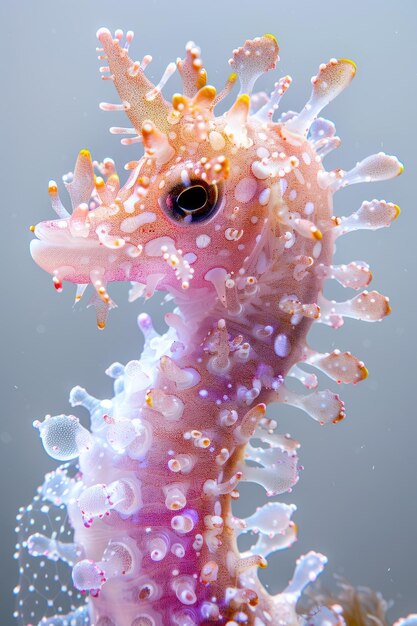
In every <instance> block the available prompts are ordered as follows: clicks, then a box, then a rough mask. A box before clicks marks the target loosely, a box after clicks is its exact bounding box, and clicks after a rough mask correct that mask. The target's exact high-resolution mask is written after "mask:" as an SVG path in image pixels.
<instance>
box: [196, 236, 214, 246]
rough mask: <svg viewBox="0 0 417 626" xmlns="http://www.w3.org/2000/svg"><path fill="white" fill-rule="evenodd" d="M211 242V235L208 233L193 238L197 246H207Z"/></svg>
mask: <svg viewBox="0 0 417 626" xmlns="http://www.w3.org/2000/svg"><path fill="white" fill-rule="evenodd" d="M210 243H211V237H209V235H198V237H196V240H195V245H196V246H197V248H200V249H201V248H207V246H209V245H210Z"/></svg>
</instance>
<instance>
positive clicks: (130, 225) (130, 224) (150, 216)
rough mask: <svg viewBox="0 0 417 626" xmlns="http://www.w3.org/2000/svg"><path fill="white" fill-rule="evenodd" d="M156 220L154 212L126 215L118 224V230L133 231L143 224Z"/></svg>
mask: <svg viewBox="0 0 417 626" xmlns="http://www.w3.org/2000/svg"><path fill="white" fill-rule="evenodd" d="M155 221H156V214H155V213H151V212H149V211H145V212H144V213H140V214H139V215H133V216H132V217H126V218H125V219H124V220H123V222H122V223H121V224H120V230H121V231H122V232H123V233H134V232H135V230H137V229H138V228H140V226H143V225H144V224H152V222H155Z"/></svg>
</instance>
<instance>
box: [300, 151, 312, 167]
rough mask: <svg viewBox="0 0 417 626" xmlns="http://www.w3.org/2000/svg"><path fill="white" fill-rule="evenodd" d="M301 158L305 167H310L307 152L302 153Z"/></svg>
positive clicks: (309, 158) (309, 157)
mask: <svg viewBox="0 0 417 626" xmlns="http://www.w3.org/2000/svg"><path fill="white" fill-rule="evenodd" d="M301 156H302V158H303V161H304V163H305V164H306V165H310V163H311V156H310V155H309V154H308V152H303V154H302V155H301Z"/></svg>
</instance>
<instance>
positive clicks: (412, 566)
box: [0, 0, 417, 626]
mask: <svg viewBox="0 0 417 626" xmlns="http://www.w3.org/2000/svg"><path fill="white" fill-rule="evenodd" d="M118 5H119V6H118ZM0 11H1V15H0V19H1V24H2V35H1V43H0V45H1V47H2V48H3V50H2V54H1V59H2V63H1V84H2V86H3V87H4V90H3V94H2V98H1V107H2V108H3V107H4V112H3V111H2V114H1V119H2V122H3V124H2V135H1V140H2V144H3V145H2V151H1V158H2V166H1V170H0V171H1V177H2V183H1V191H2V222H1V223H2V239H1V246H0V253H1V255H2V263H1V267H2V275H3V285H2V309H1V320H2V322H1V333H2V339H1V341H2V343H1V346H2V365H3V367H2V377H1V383H2V395H1V398H2V410H1V423H0V462H1V472H0V480H1V490H2V492H1V499H0V507H1V518H0V519H1V541H0V551H1V556H0V563H1V573H0V576H1V578H0V594H1V609H0V614H1V618H0V623H1V625H2V626H8V625H9V624H10V625H11V624H12V623H13V619H12V617H11V611H12V606H13V599H12V596H11V590H12V587H13V585H14V581H15V579H16V565H15V563H14V562H13V560H12V552H13V544H14V535H13V527H14V515H15V512H16V510H17V508H18V506H19V505H21V504H26V503H28V502H30V500H31V499H32V497H33V494H34V492H35V488H36V486H37V485H38V484H39V483H40V482H41V480H42V476H43V474H44V473H45V472H46V471H47V470H49V469H51V468H52V467H53V466H54V462H53V461H52V460H50V459H48V458H47V457H46V455H45V454H44V452H43V449H42V447H41V445H40V441H39V440H38V436H37V433H36V432H35V431H34V430H33V429H32V427H31V422H32V420H33V419H35V418H42V416H43V415H44V414H45V413H47V412H51V413H52V414H54V413H59V412H65V411H68V410H69V406H68V404H67V397H68V392H69V390H70V388H71V387H72V386H73V385H75V384H78V383H79V384H81V385H83V386H86V387H87V389H89V390H90V392H92V393H93V394H96V395H97V396H100V397H104V396H106V395H108V394H109V393H110V390H111V385H110V379H107V377H106V376H105V375H104V369H105V368H106V367H107V366H108V365H109V364H110V363H111V362H113V361H115V360H119V361H121V362H126V361H127V360H129V359H131V358H136V357H137V356H138V353H139V348H140V337H139V333H138V332H137V330H136V326H135V318H136V315H137V313H138V312H139V310H141V309H144V308H145V309H146V310H148V311H152V312H153V313H154V315H155V318H156V320H157V325H159V327H160V328H161V329H162V328H163V324H162V322H161V317H162V313H163V309H161V307H160V306H159V304H158V301H157V300H152V301H151V303H149V304H147V305H146V306H144V305H143V303H142V302H139V304H138V303H135V304H134V305H128V303H127V287H126V286H125V285H121V286H115V287H113V289H112V293H113V295H114V297H115V299H116V300H117V301H118V303H119V308H118V309H117V310H116V311H113V312H112V314H111V315H110V323H109V325H108V328H107V330H106V331H105V332H104V333H103V332H98V331H97V330H96V328H95V323H94V314H93V312H92V311H91V310H88V311H86V310H85V305H84V306H81V307H79V308H77V309H73V308H72V301H73V288H72V287H71V286H66V288H65V289H64V293H63V294H61V296H58V295H57V294H55V293H54V290H53V288H52V286H51V281H50V279H49V278H48V276H46V275H45V274H44V273H43V272H41V270H39V269H38V268H37V267H36V266H35V265H34V263H33V262H32V260H31V258H30V255H29V247H28V244H29V241H30V239H31V233H30V232H29V231H28V226H29V225H30V224H32V223H36V222H37V221H40V220H41V219H47V218H48V217H50V216H52V210H51V209H50V207H49V201H48V197H47V193H46V189H47V182H48V180H49V179H50V178H54V179H57V180H59V179H60V176H61V175H62V174H63V173H65V172H67V171H68V170H69V169H71V168H72V166H73V162H74V159H75V157H76V154H77V152H78V150H79V149H80V148H83V147H88V148H89V149H90V150H91V151H92V153H93V156H94V157H95V158H99V159H101V158H103V157H106V156H112V157H113V158H115V160H116V162H117V163H118V164H119V168H120V170H122V164H123V163H124V162H126V161H127V160H130V159H131V158H133V157H134V155H135V154H137V150H138V148H129V149H128V148H123V147H121V146H120V145H119V143H118V140H117V137H112V136H110V135H109V134H108V131H107V128H108V127H109V126H110V125H113V124H114V125H122V126H123V125H125V120H124V118H123V115H122V114H112V115H111V114H106V113H103V112H101V111H99V110H98V107H97V105H98V102H99V101H102V100H105V101H109V102H116V101H117V98H116V96H115V93H114V92H113V86H112V84H111V83H103V82H101V81H100V79H99V75H98V66H99V64H98V62H97V61H96V58H95V46H96V41H95V32H96V30H97V28H98V27H100V26H103V25H106V26H108V27H109V28H111V29H114V28H117V27H120V28H123V29H125V30H127V29H128V28H132V29H134V30H135V31H136V35H137V39H136V40H135V41H134V44H133V52H132V54H133V56H134V57H135V58H141V57H142V55H143V54H145V53H150V54H152V55H153V57H154V61H153V64H152V66H151V68H150V74H151V76H152V77H153V78H154V79H155V80H159V77H160V75H161V74H162V71H163V70H164V68H165V67H166V65H167V63H168V62H169V61H171V60H175V58H176V57H177V56H178V55H180V54H182V53H183V48H184V45H185V43H186V41H188V40H189V39H191V38H192V39H194V40H195V41H196V42H198V44H199V45H200V46H201V47H202V49H203V55H204V59H205V62H206V67H207V69H208V72H209V82H211V83H215V84H216V85H217V86H218V87H221V86H222V85H223V83H224V81H225V78H226V76H227V75H228V73H229V66H228V65H227V60H228V58H230V53H231V50H232V49H233V48H234V47H236V46H238V45H241V44H242V43H243V42H244V40H245V39H246V38H250V37H253V36H256V35H260V34H263V33H264V32H273V33H274V34H276V36H277V37H278V40H279V43H280V46H281V59H282V61H281V63H280V67H279V70H278V72H279V75H283V74H285V73H290V74H291V75H292V76H293V78H294V83H293V85H292V87H291V89H290V90H289V92H288V94H287V95H286V98H285V104H284V105H283V107H284V109H287V108H293V109H298V108H300V107H301V106H302V105H303V104H304V102H305V100H306V98H307V96H308V94H309V80H310V77H311V76H312V75H313V73H315V72H316V70H317V67H318V65H319V63H320V62H322V61H327V60H328V59H329V58H330V57H333V56H335V57H345V56H347V57H350V58H353V59H354V60H356V62H357V63H358V74H357V77H356V79H355V81H354V83H353V85H352V86H351V87H350V89H349V90H347V91H346V92H345V93H344V94H343V95H342V96H340V97H339V98H338V99H337V101H336V102H334V103H332V104H331V105H330V106H329V107H328V109H327V110H326V115H327V116H328V117H329V118H330V119H333V120H334V121H335V122H336V124H337V129H338V134H339V135H340V136H341V137H342V139H343V144H342V147H341V148H340V149H339V150H338V151H337V153H334V154H333V155H332V156H331V157H330V158H328V159H327V162H326V164H327V166H328V167H329V168H331V167H336V166H341V167H344V168H349V167H351V166H352V165H353V164H354V163H355V162H356V161H357V160H358V159H360V158H363V157H364V156H366V155H368V154H370V153H372V152H377V151H379V150H385V151H386V152H388V153H394V154H397V155H398V156H399V157H400V158H401V160H403V161H404V162H405V165H406V171H405V173H404V175H403V176H402V177H401V178H399V179H396V180H394V181H391V182H389V183H380V184H378V185H373V186H372V188H370V187H365V186H364V185H360V186H356V187H353V188H351V189H348V190H345V191H343V192H341V193H340V194H339V195H338V196H337V198H336V209H337V212H338V214H347V213H350V212H351V211H353V210H355V209H356V208H358V206H359V205H360V202H361V201H362V199H371V198H373V197H381V198H384V197H385V198H386V199H387V200H393V201H395V202H397V203H398V204H399V205H400V206H401V207H402V209H403V213H402V216H401V218H400V220H398V221H397V222H396V223H395V224H394V225H393V226H392V228H391V229H386V230H384V231H379V232H376V233H370V232H364V233H358V234H353V235H351V236H349V237H347V238H346V239H345V240H344V241H343V242H341V243H340V245H339V246H338V257H337V258H338V260H339V262H343V261H350V260H351V259H365V260H366V261H368V262H369V263H370V264H371V267H372V269H373V270H374V276H375V278H374V283H373V285H374V287H375V288H377V289H379V290H381V291H382V292H384V293H387V294H388V295H389V296H390V297H391V303H392V306H393V314H392V315H391V316H390V318H388V319H387V320H385V321H384V322H383V323H382V324H374V325H369V324H368V325H366V324H364V323H359V322H356V323H355V322H349V321H348V322H347V323H346V325H345V327H344V328H343V329H341V330H340V331H338V332H336V331H331V330H330V329H327V328H324V327H320V328H316V329H315V330H314V332H313V336H312V343H313V345H314V346H315V347H318V348H319V349H321V350H323V351H325V350H330V349H331V348H333V347H337V346H339V347H341V348H342V349H349V350H351V351H352V352H353V353H354V354H357V355H358V356H360V357H361V358H363V359H364V360H365V361H366V363H367V365H368V366H369V370H370V378H369V379H368V381H366V382H365V383H363V384H361V385H358V386H357V387H353V388H349V387H344V388H343V389H339V391H340V392H341V393H342V395H343V397H344V398H345V400H346V403H347V408H348V417H347V419H346V420H345V421H344V422H343V423H341V424H339V425H337V426H329V427H326V428H321V427H320V426H318V425H317V424H316V423H314V422H312V421H311V420H309V419H308V418H307V417H305V416H304V415H302V414H299V413H297V412H296V411H295V410H292V411H290V410H288V411H282V409H281V408H280V407H278V406H275V407H273V410H272V412H271V413H272V414H275V415H278V416H279V415H281V419H280V429H281V430H283V431H290V432H291V433H292V434H293V435H294V436H295V437H296V438H298V439H299V440H301V442H302V449H301V462H302V463H303V465H304V466H305V468H306V469H305V472H303V473H302V476H301V480H300V482H299V484H298V485H297V487H296V488H295V489H294V492H293V493H292V494H290V495H289V496H288V497H287V498H286V499H287V501H293V502H295V503H296V504H297V506H298V507H299V510H298V513H297V516H296V520H297V522H298V524H299V526H300V538H299V541H298V543H296V544H295V546H294V547H293V548H291V549H290V550H288V551H287V552H286V553H282V554H278V555H276V557H275V558H273V559H271V565H270V567H269V568H268V570H266V572H265V573H263V574H264V575H263V578H264V580H266V581H268V583H269V585H270V588H271V590H272V591H277V590H279V589H281V588H282V587H283V586H284V585H285V583H286V581H287V580H288V578H289V576H290V574H291V571H292V567H293V562H294V560H295V559H296V557H297V556H298V555H299V554H300V553H301V552H303V551H305V550H307V549H310V548H314V549H317V550H321V551H323V552H324V553H325V554H327V556H328V557H329V560H330V562H329V565H328V568H327V573H326V575H325V580H326V581H327V582H329V583H330V582H331V578H332V574H333V573H335V572H337V573H339V574H342V575H344V576H346V578H348V579H349V580H351V581H352V582H354V583H355V584H362V585H369V586H372V587H373V588H375V589H379V590H381V591H382V592H383V593H384V595H385V596H386V597H387V598H388V599H393V600H394V601H395V606H394V609H393V610H392V611H391V614H390V615H391V617H392V618H394V617H396V616H398V615H401V614H406V613H407V612H409V611H412V610H414V611H416V610H417V571H416V557H417V548H416V538H417V530H416V522H417V504H416V500H417V498H416V469H417V460H416V458H417V457H416V453H415V449H416V441H415V440H416V433H417V428H416V423H415V421H416V414H415V388H416V374H415V370H416V360H415V359H416V341H415V339H416V333H415V323H416V322H415V311H416V295H415V294H416V281H415V272H416V265H415V250H416V216H415V206H414V204H415V193H416V179H417V172H416V169H415V154H416V133H415V101H416V58H417V54H416V53H417V50H416V26H417V23H416V14H417V3H416V2H414V1H413V0H408V1H406V0H402V1H399V0H397V1H396V2H388V1H386V0H383V1H382V0H366V1H358V0H354V1H350V2H346V0H344V1H343V2H338V1H336V0H331V1H330V0H324V1H323V0H320V1H315V2H313V1H307V0H303V1H300V0H298V1H293V2H288V1H287V2H283V1H281V0H275V1H271V0H263V1H262V2H253V1H248V0H227V1H224V0H221V1H219V0H211V2H195V1H194V2H191V1H186V0H175V1H173V2H162V1H161V0H160V1H155V0H154V1H152V0H147V1H146V2H144V1H142V0H140V1H136V2H133V1H130V0H129V1H124V2H120V3H116V2H111V1H109V0H101V1H100V2H96V1H90V2H83V1H82V0H73V1H72V2H64V1H62V0H43V1H42V2H29V1H24V0H20V1H19V2H13V1H12V0H8V1H5V0H3V2H2V3H1V7H0ZM274 79H276V77H274V76H272V75H269V76H268V77H267V79H266V80H265V81H263V83H262V84H261V85H260V86H264V87H268V86H271V85H272V82H273V80H274ZM177 80H178V78H177V77H176V78H175V80H172V83H170V84H169V85H168V89H166V90H165V91H166V93H172V91H174V90H177V89H178V83H177V82H175V81H177ZM333 293H335V294H337V296H340V295H342V294H341V293H340V292H339V290H336V289H335V290H334V292H333ZM342 297H345V294H344V295H343V296H342ZM81 415H83V414H82V413H81V412H80V416H81ZM84 417H85V416H84V415H83V418H84ZM253 490H254V491H256V497H259V499H261V498H262V497H263V496H262V493H261V491H260V490H255V488H253ZM249 491H250V490H248V489H243V488H242V494H243V495H242V504H241V511H243V512H249V504H248V502H247V499H246V505H245V496H247V495H248V493H249Z"/></svg>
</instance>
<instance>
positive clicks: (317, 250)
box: [313, 241, 323, 259]
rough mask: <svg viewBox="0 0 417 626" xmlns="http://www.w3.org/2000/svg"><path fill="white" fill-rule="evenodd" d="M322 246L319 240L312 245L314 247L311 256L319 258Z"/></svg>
mask: <svg viewBox="0 0 417 626" xmlns="http://www.w3.org/2000/svg"><path fill="white" fill-rule="evenodd" d="M322 247H323V246H322V243H321V241H318V242H317V243H316V244H315V245H314V248H313V257H314V258H315V259H318V258H319V256H320V254H321V249H322Z"/></svg>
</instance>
